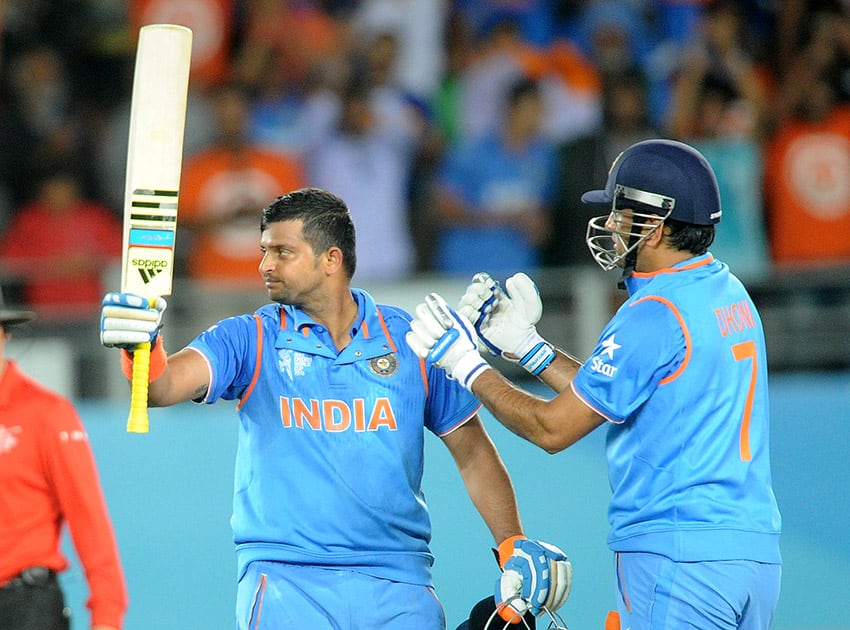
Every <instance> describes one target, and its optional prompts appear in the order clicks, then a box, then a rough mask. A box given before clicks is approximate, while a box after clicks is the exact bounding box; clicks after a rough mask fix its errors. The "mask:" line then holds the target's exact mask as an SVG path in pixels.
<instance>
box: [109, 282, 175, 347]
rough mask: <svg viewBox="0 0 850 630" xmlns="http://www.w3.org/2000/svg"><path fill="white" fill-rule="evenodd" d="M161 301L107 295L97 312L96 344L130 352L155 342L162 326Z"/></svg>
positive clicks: (163, 303) (163, 304)
mask: <svg viewBox="0 0 850 630" xmlns="http://www.w3.org/2000/svg"><path fill="white" fill-rule="evenodd" d="M167 306H168V304H167V303H166V301H165V298H162V297H158V298H155V299H154V300H148V299H147V298H144V297H142V296H140V295H135V294H133V293H107V294H106V295H105V296H104V297H103V308H102V309H101V311H100V343H101V344H103V345H104V346H106V347H108V348H116V347H117V348H125V349H127V350H131V349H133V348H135V347H136V346H137V345H139V344H140V343H145V342H150V344H151V346H154V345H155V343H156V338H157V335H158V334H159V329H160V328H161V327H162V314H163V313H164V312H165V309H166V307H167Z"/></svg>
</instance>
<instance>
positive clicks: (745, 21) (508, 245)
mask: <svg viewBox="0 0 850 630" xmlns="http://www.w3.org/2000/svg"><path fill="white" fill-rule="evenodd" d="M157 22H174V23H180V24H185V25H186V26H189V27H191V28H192V29H193V32H194V47H193V66H192V75H191V80H190V98H189V108H188V113H187V127H186V135H185V159H184V164H183V174H182V183H181V202H180V203H181V205H180V207H181V223H180V247H179V248H178V249H179V250H180V251H179V261H178V262H179V265H178V268H177V275H178V276H182V277H183V278H186V279H191V280H196V281H198V282H199V283H206V284H210V285H214V286H222V287H225V288H226V287H227V286H228V285H230V286H244V285H245V284H246V283H256V282H258V277H257V271H256V267H257V261H258V259H259V258H258V249H257V226H258V220H259V219H258V217H259V210H260V208H261V206H262V205H263V204H264V203H265V202H266V201H267V200H268V199H270V198H273V197H274V196H276V195H277V194H282V193H284V192H287V191H289V190H293V189H295V188H300V187H303V186H308V185H311V186H319V187H322V188H325V189H328V190H330V191H332V192H334V193H336V194H338V195H339V196H341V197H342V198H343V199H345V201H346V202H347V203H348V205H349V207H350V209H351V212H352V214H353V216H354V220H355V223H356V224H357V226H358V238H359V242H358V269H357V273H356V276H355V281H356V282H364V281H392V280H404V279H405V278H409V277H411V276H412V275H413V274H416V273H419V272H430V271H435V272H439V273H443V274H457V275H459V276H465V275H468V274H469V273H470V272H475V271H479V270H481V269H486V270H487V271H488V272H490V273H491V274H493V275H494V276H506V275H508V274H510V273H513V272H515V271H521V270H524V271H533V270H535V269H539V268H542V267H557V266H565V265H583V264H592V259H591V258H590V256H589V255H588V253H587V251H586V248H585V245H584V236H585V230H586V224H587V219H588V218H589V215H588V212H589V211H588V209H587V208H586V207H585V206H584V205H583V204H582V203H581V202H580V194H581V191H583V190H587V189H588V188H592V187H594V186H599V185H601V184H602V183H604V181H605V178H606V174H607V170H608V167H609V166H610V164H611V162H612V161H613V159H614V158H615V157H616V156H617V154H618V153H619V152H620V151H621V150H622V149H623V148H625V147H626V146H628V145H630V144H632V143H633V142H636V141H638V140H641V139H645V138H649V137H668V138H674V139H678V140H682V141H684V142H688V143H690V144H692V145H693V146H695V147H697V148H698V149H699V150H700V151H701V152H702V153H704V154H705V155H706V157H707V158H708V159H709V161H710V162H711V164H712V166H713V167H714V169H715V171H716V173H717V177H718V183H719V186H720V191H721V198H722V201H723V205H724V218H723V223H722V224H721V226H720V229H719V231H718V236H717V240H716V242H715V244H714V245H713V246H712V248H711V249H712V252H713V253H715V255H717V256H718V258H720V259H721V260H724V261H725V262H727V263H729V264H730V266H731V267H732V269H733V271H735V272H736V273H738V274H740V275H743V276H746V275H752V274H760V273H764V272H766V271H769V270H771V269H776V268H783V267H801V266H805V267H811V266H817V265H834V264H838V265H841V264H846V263H850V9H848V8H847V4H846V3H842V2H839V1H838V0H835V1H833V2H829V1H827V0H785V1H783V2H763V1H758V0H737V1H736V0H586V1H580V0H512V1H509V0H326V1H324V2H322V1H320V0H204V1H202V2H193V3H186V2H180V1H178V0H129V1H127V2H122V1H118V0H112V1H109V2H104V1H103V0H69V1H67V2H62V3H57V2H51V1H50V0H7V1H6V2H5V3H3V4H2V8H0V281H2V284H3V285H4V287H6V288H7V295H8V291H9V290H11V292H12V296H13V297H17V298H19V301H20V302H22V303H24V304H26V305H27V306H29V307H31V308H33V309H34V310H36V311H37V312H39V315H40V316H41V317H43V318H48V319H49V318H51V317H55V318H68V317H77V316H79V317H90V316H91V314H92V313H94V312H96V310H97V308H98V304H99V299H100V296H101V295H102V293H103V292H104V291H105V290H107V289H109V288H114V287H104V286H101V284H100V283H101V281H102V278H103V276H104V274H105V272H106V271H107V270H108V269H109V267H110V266H114V265H115V264H116V261H117V260H119V259H120V242H121V228H120V217H121V213H122V210H123V193H124V169H125V166H126V145H127V129H128V119H129V102H130V89H131V85H132V73H133V63H134V54H135V37H136V35H137V33H138V28H139V27H140V26H141V25H143V24H149V23H157ZM593 212H596V211H593ZM473 253H474V256H473V255H472V254H473Z"/></svg>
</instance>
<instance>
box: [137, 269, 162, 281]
mask: <svg viewBox="0 0 850 630" xmlns="http://www.w3.org/2000/svg"><path fill="white" fill-rule="evenodd" d="M161 272H162V269H156V268H155V269H141V268H140V269H139V275H140V276H142V282H144V283H145V284H148V283H149V282H150V281H151V280H153V279H154V276H157V275H159V274H160V273H161Z"/></svg>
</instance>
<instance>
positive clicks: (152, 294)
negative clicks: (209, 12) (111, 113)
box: [121, 24, 192, 433]
mask: <svg viewBox="0 0 850 630" xmlns="http://www.w3.org/2000/svg"><path fill="white" fill-rule="evenodd" d="M191 55H192V31H191V29H188V28H186V27H185V26H178V25H176V24H150V25H147V26H143V27H142V28H141V29H140V30H139V43H138V48H137V50H136V67H135V72H134V75H133V95H132V101H131V106H130V135H129V145H128V148H127V177H126V183H125V188H124V241H123V249H122V260H121V291H122V292H124V293H135V294H136V295H140V296H142V297H144V298H146V299H148V300H149V301H150V302H151V303H153V301H155V300H156V298H157V297H160V296H164V295H171V283H172V277H173V273H174V242H175V236H176V234H177V206H178V192H179V189H180V169H181V165H182V161H183V132H184V129H185V126H186V102H187V94H188V89H189V66H190V61H191ZM149 369H150V343H143V344H140V345H138V346H136V349H135V352H134V355H133V379H132V383H131V388H130V416H129V418H128V420H127V431H129V432H131V433H147V431H148V374H149Z"/></svg>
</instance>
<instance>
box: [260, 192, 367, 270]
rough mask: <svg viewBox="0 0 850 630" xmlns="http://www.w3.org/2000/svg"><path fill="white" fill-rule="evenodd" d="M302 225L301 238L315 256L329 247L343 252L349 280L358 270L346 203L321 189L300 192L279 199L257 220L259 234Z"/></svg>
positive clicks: (353, 236) (352, 231) (264, 209)
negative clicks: (283, 224)
mask: <svg viewBox="0 0 850 630" xmlns="http://www.w3.org/2000/svg"><path fill="white" fill-rule="evenodd" d="M298 220H300V221H303V222H304V226H303V230H302V237H303V238H304V240H305V241H306V242H308V243H309V244H310V247H312V248H313V251H314V252H316V253H320V252H325V251H327V250H328V249H330V248H331V247H339V249H340V250H341V251H342V264H343V265H344V266H345V269H346V272H347V273H348V278H349V279H351V277H352V276H353V275H354V270H355V269H356V268H357V253H356V251H355V250H356V243H357V241H356V237H355V232H354V221H353V220H352V219H351V213H350V212H349V211H348V206H346V205H345V202H344V201H343V200H342V199H340V198H339V197H337V196H336V195H334V194H333V193H331V192H328V191H327V190H322V189H321V188H301V189H299V190H294V191H292V192H290V193H287V194H285V195H281V196H280V197H278V198H277V199H275V200H274V201H273V202H271V203H270V204H269V205H267V206H266V207H265V208H263V215H262V219H260V231H261V232H263V231H265V230H266V228H268V226H269V224H270V223H277V222H280V221H298Z"/></svg>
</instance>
